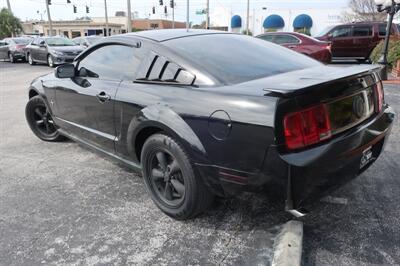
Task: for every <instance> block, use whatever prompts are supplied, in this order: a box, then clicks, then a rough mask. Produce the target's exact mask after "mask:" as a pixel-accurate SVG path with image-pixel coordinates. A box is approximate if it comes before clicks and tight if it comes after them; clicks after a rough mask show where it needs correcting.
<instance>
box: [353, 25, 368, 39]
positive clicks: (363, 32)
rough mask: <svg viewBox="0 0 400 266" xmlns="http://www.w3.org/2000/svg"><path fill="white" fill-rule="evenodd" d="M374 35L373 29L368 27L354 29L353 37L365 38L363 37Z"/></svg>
mask: <svg viewBox="0 0 400 266" xmlns="http://www.w3.org/2000/svg"><path fill="white" fill-rule="evenodd" d="M371 35H372V27H368V26H357V27H354V28H353V36H356V37H363V36H371Z"/></svg>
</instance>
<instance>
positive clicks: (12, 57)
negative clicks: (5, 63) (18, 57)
mask: <svg viewBox="0 0 400 266" xmlns="http://www.w3.org/2000/svg"><path fill="white" fill-rule="evenodd" d="M8 59H10V62H11V63H15V58H14V55H13V54H12V53H8Z"/></svg>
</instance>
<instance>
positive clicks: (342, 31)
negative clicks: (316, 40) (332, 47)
mask: <svg viewBox="0 0 400 266" xmlns="http://www.w3.org/2000/svg"><path fill="white" fill-rule="evenodd" d="M350 34H351V28H350V27H345V28H337V29H335V30H334V31H333V33H332V36H333V38H340V37H349V36H350Z"/></svg>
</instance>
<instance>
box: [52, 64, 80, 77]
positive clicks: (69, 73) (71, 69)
mask: <svg viewBox="0 0 400 266" xmlns="http://www.w3.org/2000/svg"><path fill="white" fill-rule="evenodd" d="M54 75H55V76H56V77H57V78H59V79H65V78H73V77H75V76H76V74H75V65H74V64H64V65H61V66H58V67H57V68H56V69H55V70H54Z"/></svg>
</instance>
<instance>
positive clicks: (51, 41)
mask: <svg viewBox="0 0 400 266" xmlns="http://www.w3.org/2000/svg"><path fill="white" fill-rule="evenodd" d="M46 43H47V45H48V46H73V45H76V44H75V43H74V42H73V41H71V40H69V39H66V38H48V39H46Z"/></svg>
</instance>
